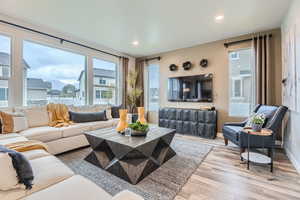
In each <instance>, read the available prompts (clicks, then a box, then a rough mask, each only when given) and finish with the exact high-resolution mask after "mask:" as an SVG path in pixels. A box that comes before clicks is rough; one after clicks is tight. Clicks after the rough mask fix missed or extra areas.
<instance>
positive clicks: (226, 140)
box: [224, 138, 228, 146]
mask: <svg viewBox="0 0 300 200" xmlns="http://www.w3.org/2000/svg"><path fill="white" fill-rule="evenodd" d="M224 142H225V146H227V145H228V139H227V138H224Z"/></svg>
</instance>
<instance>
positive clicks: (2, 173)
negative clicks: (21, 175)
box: [0, 153, 21, 191]
mask: <svg viewBox="0 0 300 200" xmlns="http://www.w3.org/2000/svg"><path fill="white" fill-rule="evenodd" d="M0 163H1V164H0V177H1V178H0V190H4V191H6V190H11V189H16V188H20V187H21V186H20V184H19V180H18V178H17V176H18V175H17V172H16V170H15V169H14V166H13V163H12V159H11V157H10V156H9V155H8V153H0Z"/></svg>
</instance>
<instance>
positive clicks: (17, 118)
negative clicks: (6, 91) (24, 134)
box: [0, 111, 28, 134]
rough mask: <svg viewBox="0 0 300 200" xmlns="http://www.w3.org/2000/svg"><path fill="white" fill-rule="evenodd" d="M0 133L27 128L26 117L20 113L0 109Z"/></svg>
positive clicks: (14, 131)
mask: <svg viewBox="0 0 300 200" xmlns="http://www.w3.org/2000/svg"><path fill="white" fill-rule="evenodd" d="M0 118H1V126H2V127H1V128H2V129H1V133H3V134H7V133H16V132H20V131H23V130H26V129H28V123H27V119H26V117H24V115H23V114H21V113H6V112H2V111H0Z"/></svg>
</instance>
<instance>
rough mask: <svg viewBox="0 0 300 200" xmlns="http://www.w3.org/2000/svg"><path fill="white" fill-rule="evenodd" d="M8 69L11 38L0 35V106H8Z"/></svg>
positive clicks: (9, 68)
mask: <svg viewBox="0 0 300 200" xmlns="http://www.w3.org/2000/svg"><path fill="white" fill-rule="evenodd" d="M22 64H24V62H23V63H22ZM10 71H11V39H10V37H7V36H4V35H0V107H7V106H8V91H9V80H10Z"/></svg>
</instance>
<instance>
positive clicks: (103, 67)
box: [93, 58, 118, 105]
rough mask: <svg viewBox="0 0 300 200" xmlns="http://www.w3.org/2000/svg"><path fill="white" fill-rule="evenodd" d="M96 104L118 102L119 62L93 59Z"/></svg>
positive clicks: (113, 103)
mask: <svg viewBox="0 0 300 200" xmlns="http://www.w3.org/2000/svg"><path fill="white" fill-rule="evenodd" d="M93 71H94V104H110V105H115V104H116V103H117V96H116V94H117V89H118V88H117V64H116V63H113V62H109V61H105V60H101V59H97V58H94V59H93Z"/></svg>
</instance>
